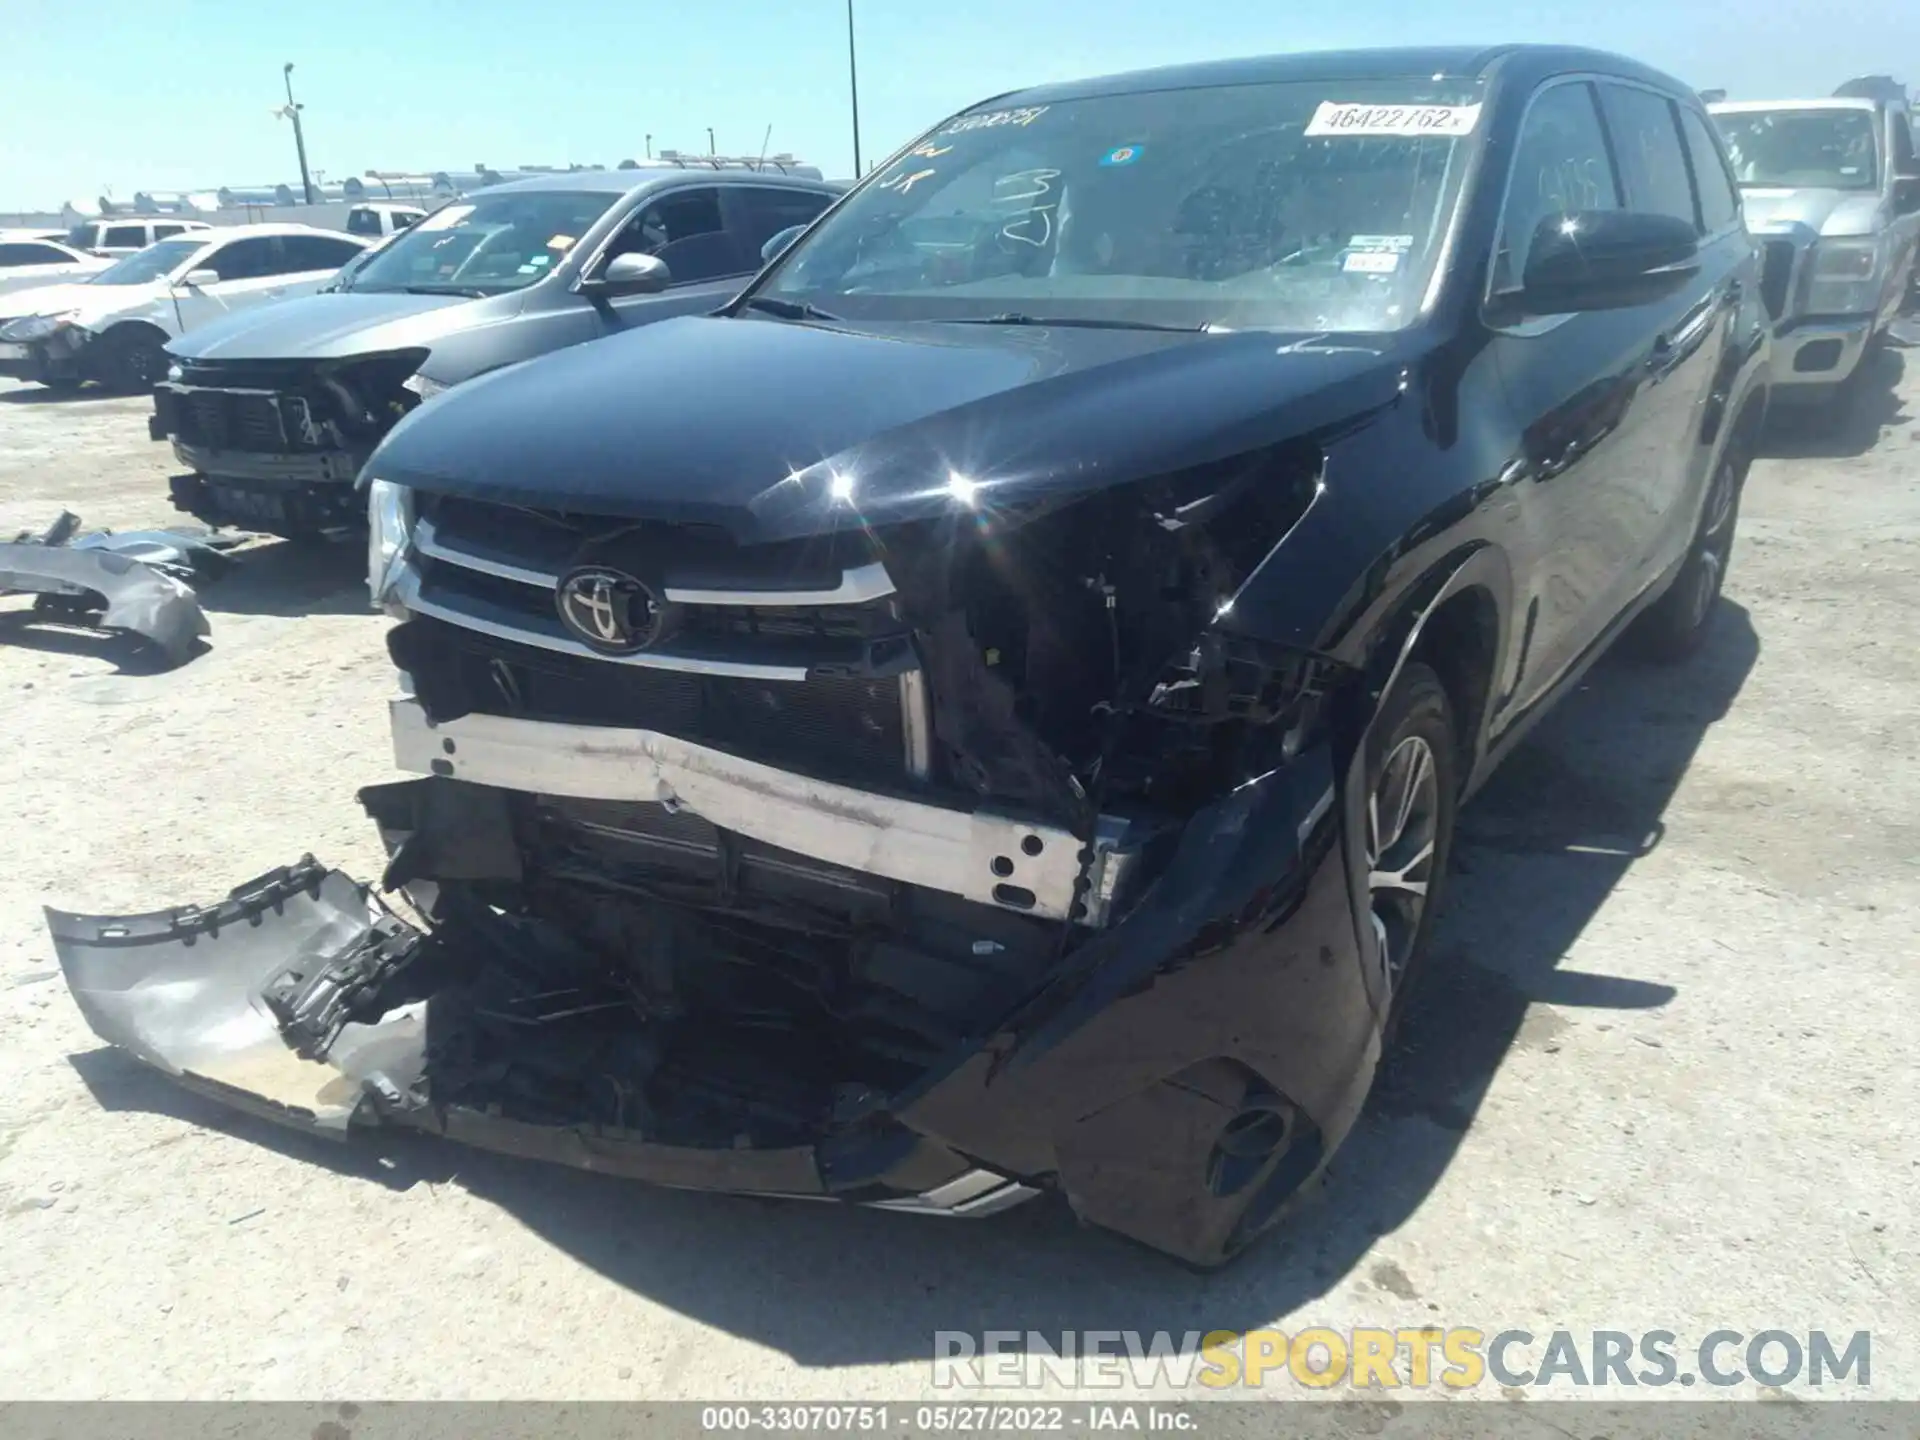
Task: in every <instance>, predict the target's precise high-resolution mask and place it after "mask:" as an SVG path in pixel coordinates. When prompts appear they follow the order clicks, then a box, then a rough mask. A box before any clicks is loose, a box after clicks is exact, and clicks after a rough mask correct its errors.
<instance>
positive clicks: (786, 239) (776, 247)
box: [760, 225, 807, 265]
mask: <svg viewBox="0 0 1920 1440" xmlns="http://www.w3.org/2000/svg"><path fill="white" fill-rule="evenodd" d="M806 228H807V227H806V226H804V225H789V226H788V227H787V228H786V229H784V230H782V231H781V232H780V233H779V234H777V235H771V236H768V237H767V243H766V244H764V245H762V246H761V247H760V263H761V264H762V265H771V264H772V263H773V262H774V261H776V260H778V259H779V258H780V257H781V256H782V255H784V254H786V253H787V247H788V246H790V245H791V244H793V242H794V241H796V240H798V239H799V238H800V233H801V231H803V230H805V229H806Z"/></svg>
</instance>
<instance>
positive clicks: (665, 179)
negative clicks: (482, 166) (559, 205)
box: [468, 164, 830, 199]
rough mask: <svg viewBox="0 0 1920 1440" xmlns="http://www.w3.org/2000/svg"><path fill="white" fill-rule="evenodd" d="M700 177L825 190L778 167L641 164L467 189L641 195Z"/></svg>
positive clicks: (712, 182) (702, 179) (481, 192)
mask: <svg viewBox="0 0 1920 1440" xmlns="http://www.w3.org/2000/svg"><path fill="white" fill-rule="evenodd" d="M687 179H698V180H699V181H700V183H701V184H703V185H787V186H792V187H793V188H794V189H796V190H813V191H819V190H824V189H827V188H830V187H828V185H827V182H826V181H824V180H811V179H808V178H807V177H805V176H802V175H783V174H782V173H780V172H779V171H778V170H709V169H706V168H704V167H702V166H700V165H693V164H690V165H661V166H658V167H649V166H642V167H639V168H637V169H633V170H565V171H554V172H551V173H548V174H541V175H529V176H527V177H526V178H525V179H522V180H503V181H501V182H500V184H498V185H488V186H487V187H485V188H484V189H480V190H472V191H469V192H468V198H469V199H471V198H472V197H473V196H475V195H511V194H516V193H519V192H524V191H545V192H547V193H549V194H552V193H556V192H561V191H567V190H591V191H597V192H600V193H602V194H608V195H627V194H638V193H640V192H642V191H645V190H651V189H655V188H657V187H659V186H663V185H671V184H676V183H678V182H680V181H683V180H687Z"/></svg>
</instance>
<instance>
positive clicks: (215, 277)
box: [180, 269, 220, 290]
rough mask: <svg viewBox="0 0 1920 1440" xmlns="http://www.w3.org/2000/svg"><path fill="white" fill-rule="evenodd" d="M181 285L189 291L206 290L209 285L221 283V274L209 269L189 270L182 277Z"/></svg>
mask: <svg viewBox="0 0 1920 1440" xmlns="http://www.w3.org/2000/svg"><path fill="white" fill-rule="evenodd" d="M180 283H181V284H182V285H184V286H186V287H187V288H188V289H189V290H204V289H205V288H206V287H207V286H209V285H218V284H219V283H220V272H219V271H218V270H208V269H201V270H189V271H188V272H187V273H186V274H185V275H183V276H181V277H180Z"/></svg>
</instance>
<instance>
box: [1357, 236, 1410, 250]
mask: <svg viewBox="0 0 1920 1440" xmlns="http://www.w3.org/2000/svg"><path fill="white" fill-rule="evenodd" d="M1347 248H1348V249H1349V250H1411V249H1412V248H1413V237H1412V236H1411V235H1356V236H1354V237H1353V238H1352V239H1351V240H1349V241H1347Z"/></svg>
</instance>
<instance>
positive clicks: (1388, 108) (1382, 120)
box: [1306, 100, 1480, 139]
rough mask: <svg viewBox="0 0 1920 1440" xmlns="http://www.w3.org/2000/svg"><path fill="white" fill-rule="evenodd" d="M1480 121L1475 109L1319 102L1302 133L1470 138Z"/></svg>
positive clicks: (1449, 106) (1478, 110)
mask: <svg viewBox="0 0 1920 1440" xmlns="http://www.w3.org/2000/svg"><path fill="white" fill-rule="evenodd" d="M1479 121H1480V107H1479V106H1478V105H1346V104H1341V103H1340V102H1339V101H1336V100H1323V101H1321V102H1320V108H1319V109H1317V110H1315V111H1314V112H1313V118H1312V119H1311V120H1309V121H1308V122H1307V130H1306V133H1307V134H1308V135H1310V136H1319V135H1357V136H1373V135H1392V136H1402V137H1404V136H1419V135H1436V136H1439V137H1441V138H1442V139H1454V138H1457V137H1459V136H1461V135H1471V134H1472V133H1473V127H1474V126H1475V125H1477V124H1478V123H1479Z"/></svg>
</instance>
